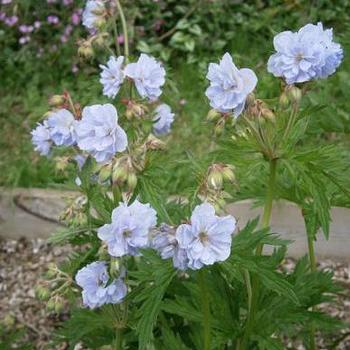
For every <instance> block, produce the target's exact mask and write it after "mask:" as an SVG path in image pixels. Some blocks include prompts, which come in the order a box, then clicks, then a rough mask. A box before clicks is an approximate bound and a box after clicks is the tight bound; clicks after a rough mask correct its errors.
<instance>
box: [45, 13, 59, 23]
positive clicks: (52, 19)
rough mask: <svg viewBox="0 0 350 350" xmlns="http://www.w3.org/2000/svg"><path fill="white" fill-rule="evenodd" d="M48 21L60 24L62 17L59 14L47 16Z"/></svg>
mask: <svg viewBox="0 0 350 350" xmlns="http://www.w3.org/2000/svg"><path fill="white" fill-rule="evenodd" d="M47 23H49V24H58V23H60V19H59V18H58V17H57V16H53V15H50V16H48V17H47Z"/></svg>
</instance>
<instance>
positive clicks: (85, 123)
mask: <svg viewBox="0 0 350 350" xmlns="http://www.w3.org/2000/svg"><path fill="white" fill-rule="evenodd" d="M75 129H76V134H77V143H78V147H79V148H80V149H81V150H83V151H86V152H88V153H89V154H91V155H92V156H93V157H95V159H96V161H97V162H99V163H105V162H107V161H109V160H111V159H112V157H113V156H114V155H115V154H116V153H117V152H123V151H125V149H126V147H127V145H128V140H127V135H126V133H125V131H124V130H123V129H122V128H121V127H120V126H119V124H118V113H117V110H116V109H115V107H114V106H113V105H111V104H109V103H108V104H105V105H93V106H88V107H85V108H84V109H83V111H82V119H81V120H80V121H78V122H77V123H76V127H75Z"/></svg>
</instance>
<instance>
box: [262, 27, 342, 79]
mask: <svg viewBox="0 0 350 350" xmlns="http://www.w3.org/2000/svg"><path fill="white" fill-rule="evenodd" d="M274 48H275V50H276V53H275V54H273V55H271V56H270V58H269V61H268V64H267V69H268V71H269V72H270V73H272V74H273V75H274V76H276V77H282V78H284V79H285V80H286V82H287V84H294V83H303V82H306V81H310V80H314V79H319V78H326V77H327V76H329V75H331V74H333V73H334V72H335V70H336V69H337V67H338V66H339V65H340V63H341V61H342V59H343V50H342V48H341V46H340V44H337V43H334V42H333V33H332V29H326V30H324V29H323V26H322V23H318V24H317V25H313V24H307V25H306V26H304V27H302V28H301V29H300V30H299V31H298V32H291V31H285V32H282V33H279V34H277V35H276V36H275V38H274Z"/></svg>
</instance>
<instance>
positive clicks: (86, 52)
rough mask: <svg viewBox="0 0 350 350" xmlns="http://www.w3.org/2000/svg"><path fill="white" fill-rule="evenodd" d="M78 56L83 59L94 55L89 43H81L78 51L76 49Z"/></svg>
mask: <svg viewBox="0 0 350 350" xmlns="http://www.w3.org/2000/svg"><path fill="white" fill-rule="evenodd" d="M78 54H79V56H81V57H84V58H91V57H93V55H94V50H93V48H92V46H91V43H90V42H89V41H84V42H83V43H81V45H80V47H79V49H78Z"/></svg>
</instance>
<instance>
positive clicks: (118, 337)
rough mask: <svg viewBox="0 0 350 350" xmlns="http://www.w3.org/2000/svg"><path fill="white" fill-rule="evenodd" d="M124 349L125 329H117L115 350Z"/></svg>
mask: <svg viewBox="0 0 350 350" xmlns="http://www.w3.org/2000/svg"><path fill="white" fill-rule="evenodd" d="M122 349H123V329H122V328H119V327H117V330H116V333H115V350H122Z"/></svg>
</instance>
